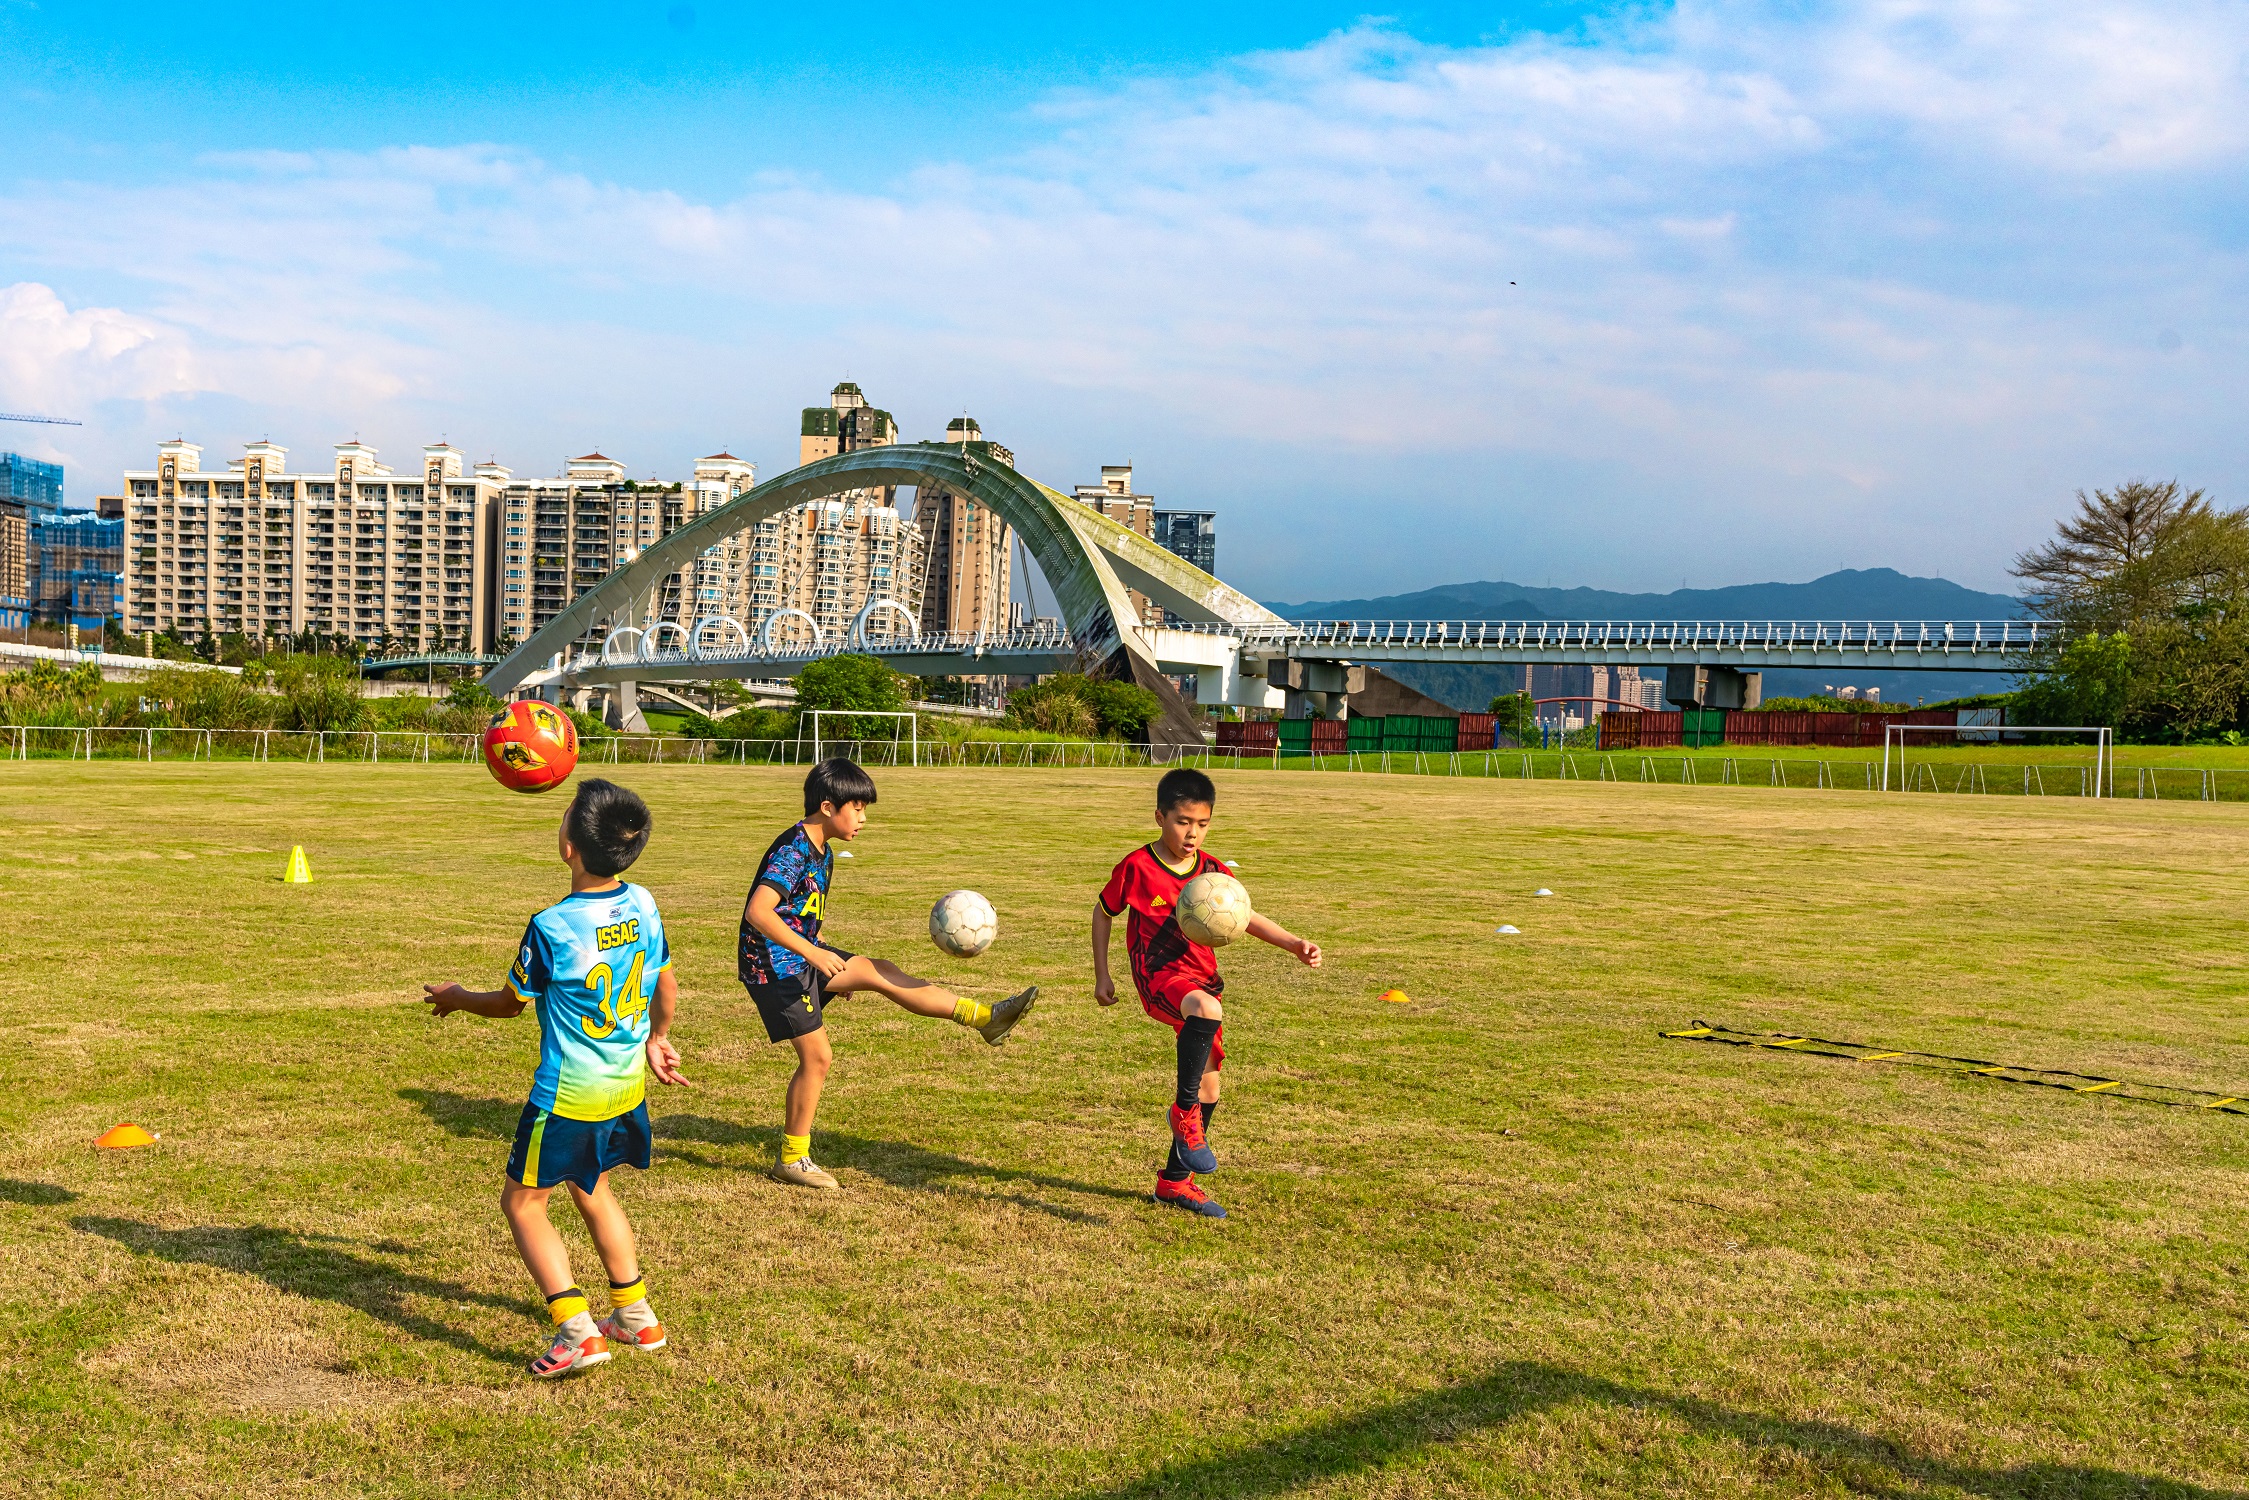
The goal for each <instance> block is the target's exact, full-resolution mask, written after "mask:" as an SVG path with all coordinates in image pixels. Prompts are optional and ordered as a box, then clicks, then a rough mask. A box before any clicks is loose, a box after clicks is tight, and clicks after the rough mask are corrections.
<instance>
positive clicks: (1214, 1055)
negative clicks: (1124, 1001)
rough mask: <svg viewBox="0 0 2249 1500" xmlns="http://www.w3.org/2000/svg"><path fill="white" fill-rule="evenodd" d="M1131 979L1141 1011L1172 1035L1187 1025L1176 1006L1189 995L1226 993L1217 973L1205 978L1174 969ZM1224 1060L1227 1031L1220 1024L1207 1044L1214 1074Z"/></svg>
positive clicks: (1223, 982)
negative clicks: (1196, 993)
mask: <svg viewBox="0 0 2249 1500" xmlns="http://www.w3.org/2000/svg"><path fill="white" fill-rule="evenodd" d="M1132 980H1133V986H1134V988H1136V989H1138V990H1139V991H1140V1008H1141V1009H1142V1010H1144V1011H1146V1012H1147V1013H1148V1014H1149V1015H1151V1016H1153V1017H1154V1018H1155V1019H1157V1020H1159V1021H1161V1022H1163V1023H1164V1024H1165V1025H1166V1026H1169V1027H1170V1028H1171V1029H1172V1032H1173V1033H1174V1034H1175V1035H1176V1034H1177V1033H1178V1031H1179V1030H1180V1028H1181V1027H1183V1026H1185V1025H1186V1024H1187V1017H1186V1016H1185V1014H1183V1013H1182V1012H1181V1011H1180V1009H1179V1007H1180V1005H1181V1004H1182V1003H1183V1002H1184V1001H1185V1000H1186V999H1187V997H1188V996H1189V995H1191V994H1193V993H1194V992H1195V991H1196V990H1201V991H1202V992H1203V993H1204V994H1206V995H1211V996H1214V997H1215V996H1220V995H1223V994H1225V993H1226V981H1225V980H1223V979H1220V978H1219V977H1218V976H1217V975H1216V974H1211V975H1208V976H1205V975H1200V974H1193V973H1187V972H1183V971H1181V970H1179V969H1176V968H1168V969H1158V970H1157V971H1156V972H1155V973H1154V974H1152V975H1149V976H1147V977H1145V978H1143V977H1142V976H1140V975H1138V974H1135V975H1133V976H1132ZM1225 1061H1226V1028H1225V1026H1224V1025H1223V1024H1221V1025H1220V1026H1219V1028H1218V1035H1217V1036H1216V1037H1214V1038H1212V1040H1211V1044H1210V1068H1211V1071H1212V1072H1214V1073H1215V1072H1217V1071H1218V1069H1219V1068H1220V1067H1221V1066H1222V1065H1223V1064H1224V1063H1225Z"/></svg>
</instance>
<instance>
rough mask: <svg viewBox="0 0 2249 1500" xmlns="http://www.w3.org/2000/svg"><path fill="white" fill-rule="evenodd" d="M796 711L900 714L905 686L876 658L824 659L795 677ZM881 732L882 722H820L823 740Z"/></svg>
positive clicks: (825, 657)
mask: <svg viewBox="0 0 2249 1500" xmlns="http://www.w3.org/2000/svg"><path fill="white" fill-rule="evenodd" d="M797 707H798V708H799V709H800V710H803V711H806V712H810V711H811V710H814V709H820V710H844V711H857V712H862V713H900V712H903V711H904V709H905V707H906V689H905V683H904V681H903V679H901V678H900V677H899V675H898V674H897V673H896V672H893V671H891V670H890V668H889V667H888V666H886V665H884V664H883V662H882V661H881V660H880V659H878V658H876V657H872V656H857V655H852V654H849V653H846V654H844V655H841V656H823V657H821V658H820V659H819V660H818V661H814V662H808V663H807V664H806V665H805V668H804V670H803V671H801V672H799V673H797ZM892 722H895V721H892ZM884 728H885V721H883V720H881V719H847V720H842V721H838V722H834V723H829V722H828V721H823V728H822V737H823V738H837V737H841V738H854V737H856V738H867V737H870V736H873V735H878V734H881V733H883V731H884Z"/></svg>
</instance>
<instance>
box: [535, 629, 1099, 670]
mask: <svg viewBox="0 0 2249 1500" xmlns="http://www.w3.org/2000/svg"><path fill="white" fill-rule="evenodd" d="M1074 649H1076V641H1075V640H1074V638H1073V637H1072V636H1071V635H1070V632H1069V631H1068V630H1066V629H1062V628H1060V627H1058V626H1053V625H1039V626H1025V627H1024V628H1023V629H1021V630H1005V631H975V630H967V631H964V630H948V631H936V630H929V631H923V632H922V633H921V634H920V635H918V636H910V635H889V636H881V637H877V638H875V639H872V640H866V641H861V642H853V641H851V640H849V639H847V638H838V639H835V640H822V641H819V642H817V643H814V644H804V645H790V644H776V645H774V646H773V647H771V648H770V649H769V648H766V647H763V646H754V645H753V646H751V647H749V648H748V649H746V650H743V649H736V650H731V651H699V650H695V649H693V648H692V647H689V648H674V649H671V650H664V651H648V652H639V651H636V652H634V653H633V654H632V655H631V656H629V657H622V658H618V659H614V660H612V659H608V658H606V657H604V655H603V654H602V652H601V651H600V650H598V649H597V650H594V651H591V652H588V653H587V654H586V655H584V656H582V657H580V658H578V659H577V660H576V661H575V662H573V663H572V667H573V670H585V669H591V668H597V667H607V668H610V669H612V670H614V669H617V668H622V667H634V666H642V665H646V666H677V665H680V664H681V663H684V662H711V663H719V664H726V665H735V664H739V663H743V662H763V661H788V662H803V661H817V660H819V659H820V658H822V657H826V656H843V655H860V654H865V655H873V656H905V655H937V656H943V655H959V656H971V655H975V654H978V653H985V654H1006V653H1010V652H1041V653H1053V652H1061V651H1071V650H1074Z"/></svg>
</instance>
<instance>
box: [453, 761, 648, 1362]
mask: <svg viewBox="0 0 2249 1500" xmlns="http://www.w3.org/2000/svg"><path fill="white" fill-rule="evenodd" d="M649 827H650V819H649V814H648V804H647V803H645V802H643V801H641V800H640V798H639V797H637V796H635V795H634V794H633V793H631V792H629V791H627V790H626V789H625V788H623V787H621V786H618V785H616V784H614V783H613V782H607V781H598V780H590V781H582V782H580V783H579V784H578V794H577V796H576V797H575V798H573V799H572V801H571V803H570V810H569V811H568V812H567V813H565V814H564V815H563V819H562V830H561V833H560V835H559V836H558V842H559V845H560V853H561V855H562V862H563V863H564V864H566V865H568V866H569V867H570V894H569V895H567V896H565V897H563V898H562V899H561V900H560V901H557V902H556V903H555V904H554V905H552V906H550V907H548V908H547V909H546V910H545V911H542V912H540V913H539V914H538V915H537V916H535V917H533V918H532V919H531V925H530V926H528V927H526V928H525V929H524V932H523V947H522V951H521V952H520V953H518V954H517V956H516V961H515V967H514V969H512V970H511V971H510V972H509V974H508V982H507V987H506V988H504V989H498V990H489V991H482V992H479V991H474V990H465V989H463V988H461V986H459V985H457V984H428V985H424V986H422V988H423V989H424V990H425V991H426V992H427V998H428V1001H429V1004H430V1005H431V1006H433V1007H434V1008H435V1009H436V1012H437V1015H438V1016H439V1017H441V1018H442V1017H444V1016H446V1015H448V1014H450V1013H451V1012H453V1011H456V1010H465V1011H468V1012H469V1013H470V1014H472V1015H479V1016H490V1017H493V1018H495V1019H506V1018H508V1017H511V1016H517V1015H521V1014H522V1013H523V1008H524V1007H525V1006H527V1005H528V1006H531V1007H533V1008H534V1009H535V1010H536V1011H537V1012H538V1016H539V1071H538V1072H537V1073H536V1074H535V1075H533V1077H532V1080H531V1098H530V1101H529V1102H528V1103H526V1104H525V1105H524V1106H523V1118H522V1119H521V1120H520V1121H518V1122H517V1124H516V1130H515V1149H514V1150H513V1151H512V1152H511V1153H510V1154H509V1156H508V1170H507V1181H506V1182H505V1183H504V1184H503V1185H502V1186H501V1188H500V1209H501V1212H503V1213H504V1214H506V1215H507V1220H508V1228H509V1229H510V1230H512V1231H513V1232H514V1235H515V1247H516V1250H517V1251H518V1252H519V1253H520V1254H521V1255H522V1256H523V1263H524V1265H525V1266H526V1267H527V1268H529V1270H530V1272H531V1279H532V1280H533V1281H535V1282H537V1283H538V1286H539V1291H540V1293H541V1295H543V1296H544V1297H545V1298H546V1299H547V1311H548V1314H549V1315H550V1316H551V1317H552V1318H553V1319H554V1325H555V1334H554V1341H553V1343H552V1344H551V1345H550V1346H549V1347H548V1349H547V1352H546V1353H544V1354H542V1355H540V1356H539V1357H538V1358H537V1359H535V1360H533V1361H532V1362H531V1373H532V1374H533V1375H536V1376H538V1377H539V1378H540V1379H542V1380H551V1379H553V1378H554V1377H556V1376H558V1375H567V1374H569V1373H570V1372H571V1371H573V1370H582V1369H585V1368H586V1367H587V1366H589V1365H598V1364H600V1363H602V1362H603V1361H605V1360H607V1359H608V1358H609V1346H610V1345H611V1344H613V1343H621V1344H623V1345H624V1346H625V1347H626V1348H628V1349H642V1350H653V1349H661V1348H663V1347H664V1342H665V1339H664V1329H663V1325H662V1324H660V1323H658V1322H657V1321H656V1314H655V1313H654V1312H653V1311H652V1310H651V1309H650V1307H649V1305H648V1288H647V1286H646V1284H645V1282H644V1281H643V1280H642V1275H641V1265H640V1251H639V1247H638V1246H637V1245H636V1244H635V1242H634V1240H633V1228H632V1224H631V1222H630V1221H629V1220H627V1219H626V1217H625V1211H624V1209H623V1208H622V1207H620V1206H619V1205H618V1202H617V1199H616V1196H615V1195H614V1194H613V1193H611V1192H610V1190H609V1171H610V1169H611V1168H612V1167H618V1166H633V1167H638V1168H640V1169H642V1170H644V1171H645V1170H646V1169H647V1167H648V1161H649V1129H648V1103H647V1100H646V1099H645V1098H644V1097H643V1095H644V1093H645V1084H644V1082H643V1066H644V1063H645V1070H646V1072H651V1073H654V1074H655V1075H656V1081H657V1082H658V1083H667V1084H684V1083H686V1082H687V1080H686V1079H685V1078H682V1077H681V1076H680V1074H679V1049H678V1048H676V1047H674V1046H673V1045H672V1044H671V1041H670V1039H669V1037H668V1033H669V1032H670V1030H671V1025H672V1011H673V1008H674V1006H675V1005H676V1004H677V1000H678V993H679V992H678V987H677V986H676V985H675V984H674V983H673V981H672V959H671V950H670V949H669V948H668V947H667V946H666V945H665V942H664V921H663V918H662V917H661V916H659V915H658V914H657V911H656V899H655V897H653V896H651V895H649V894H648V892H647V891H646V890H645V889H643V888H642V887H640V886H637V885H628V884H626V883H625V882H624V881H621V880H619V879H618V878H617V877H618V875H620V874H621V873H623V872H624V871H625V870H627V869H630V868H631V867H632V863H633V861H634V860H636V859H638V858H639V857H640V852H641V850H643V849H645V848H646V847H647V846H648V833H649ZM558 1183H567V1184H569V1187H570V1196H571V1198H572V1199H573V1200H574V1201H575V1202H576V1203H577V1205H578V1213H579V1214H580V1216H581V1217H583V1218H584V1219H585V1221H586V1228H587V1230H588V1231H589V1232H590V1233H591V1234H592V1235H593V1242H594V1248H595V1249H596V1250H598V1251H599V1252H600V1253H601V1261H602V1265H603V1266H604V1267H605V1268H606V1269H607V1270H608V1272H609V1307H610V1312H609V1316H608V1317H606V1318H603V1319H602V1320H601V1321H600V1322H598V1323H596V1322H595V1321H594V1318H593V1313H592V1310H591V1306H590V1304H589V1303H588V1301H587V1299H586V1294H585V1293H584V1292H582V1291H580V1290H579V1289H578V1287H577V1285H576V1284H575V1283H574V1282H573V1281H572V1280H571V1277H570V1253H569V1251H568V1250H566V1249H565V1248H564V1247H563V1243H562V1236H561V1235H559V1234H557V1233H556V1232H555V1227H554V1224H553V1222H552V1221H551V1220H549V1219H548V1217H547V1198H548V1195H549V1194H551V1193H552V1192H553V1191H554V1189H555V1186H556V1185H557V1184H558Z"/></svg>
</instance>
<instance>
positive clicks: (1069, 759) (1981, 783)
mask: <svg viewBox="0 0 2249 1500" xmlns="http://www.w3.org/2000/svg"><path fill="white" fill-rule="evenodd" d="M477 739H478V737H477V736H476V735H473V734H440V733H435V732H430V733H424V732H423V731H420V730H409V729H349V730H345V729H330V730H306V729H187V728H140V727H129V726H107V725H84V724H79V725H69V724H62V725H41V724H0V755H5V756H6V757H7V758H8V759H10V760H19V761H21V760H84V761H127V760H130V761H151V762H153V761H218V760H238V761H304V762H309V763H312V764H325V763H326V762H328V761H350V762H368V763H382V762H397V761H407V762H414V763H430V764H435V763H442V762H454V763H463V762H470V761H475V760H478V759H480V758H481V756H480V752H479V750H478V748H477ZM819 749H820V753H822V754H827V755H848V756H850V757H851V758H852V759H853V760H857V761H859V762H861V763H862V764H865V765H875V766H896V765H903V764H905V763H906V762H907V761H908V760H909V759H910V758H911V751H910V749H909V747H908V746H907V745H906V743H905V742H904V741H891V740H833V739H823V740H822V741H821V742H820V745H819ZM1276 751H1277V753H1276ZM813 752H814V742H813V741H812V740H810V739H786V740H726V739H718V740H706V739H690V738H687V737H685V736H682V735H623V734H620V735H602V736H599V737H597V738H588V739H585V740H581V741H580V742H579V763H580V764H581V765H612V766H614V765H735V766H794V765H809V764H811V762H812V759H813ZM920 757H921V763H922V764H923V765H925V766H995V767H1009V766H1012V767H1023V768H1037V767H1045V768H1048V769H1131V768H1138V767H1144V766H1152V765H1156V764H1159V762H1156V761H1154V760H1152V759H1151V757H1150V755H1149V753H1148V748H1147V747H1146V746H1144V745H1130V744H1119V743H1116V742H1114V741H1103V740H1096V741H1084V740H1073V741H1068V742H1062V741H1032V740H1022V741H1016V740H964V741H959V742H956V743H945V742H942V741H930V740H924V741H922V744H921V749H920ZM1160 764H1162V765H1165V766H1171V765H1191V766H1200V767H1204V768H1206V769H1225V768H1229V767H1231V768H1234V769H1239V770H1243V771H1255V772H1258V773H1260V774H1264V773H1277V772H1287V773H1291V774H1300V773H1305V772H1312V773H1320V774H1332V773H1342V774H1352V773H1371V774H1377V775H1410V776H1447V777H1460V776H1465V777H1481V778H1486V779H1492V780H1520V781H1611V782H1637V783H1644V784H1648V785H1664V786H1770V787H1792V788H1796V789H1799V790H1822V791H1825V790H1840V791H1870V792H1871V791H1878V790H1880V787H1881V768H1880V767H1879V766H1878V765H1876V764H1875V763H1874V762H1872V761H1864V760H1814V759H1809V758H1781V757H1765V756H1734V755H1728V756H1714V755H1700V756H1696V755H1655V754H1646V753H1640V752H1636V751H1617V752H1609V751H1599V750H1579V751H1551V750H1547V751H1536V750H1482V751H1478V750H1439V749H1427V750H1381V749H1364V750H1345V751H1342V752H1339V753H1335V754H1320V755H1312V754H1305V753H1298V752H1294V751H1292V750H1291V749H1290V748H1289V747H1288V746H1287V745H1280V746H1277V747H1276V746H1272V745H1256V746H1246V745H1245V746H1208V747H1205V748H1204V749H1203V750H1202V751H1200V752H1195V751H1188V752H1185V753H1183V754H1168V755H1167V757H1166V758H1165V759H1164V760H1163V761H1162V762H1160ZM2114 777H2115V779H2114V783H2113V790H2112V791H2111V793H2110V795H2112V796H2117V797H2133V798H2139V799H2141V800H2144V801H2166V802H2169V801H2184V802H2249V769H2244V770H2230V769H2224V768H2216V767H2198V766H2120V767H2118V768H2116V770H2115V772H2114ZM1899 789H1900V790H1902V791H1907V792H1919V793H1924V794H1928V793H1935V794H1939V795H1946V796H1962V795H1976V796H2022V797H2089V796H2091V795H2092V793H2093V768H2092V766H2091V765H2090V764H2089V763H2088V764H2085V765H2072V764H2063V763H2053V762H2031V761H2024V762H2006V763H1995V762H1983V761H1915V762H1913V763H1911V764H1910V765H1908V766H1907V767H1906V770H1905V775H1904V784H1903V785H1902V786H1901V787H1900V788H1899Z"/></svg>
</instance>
